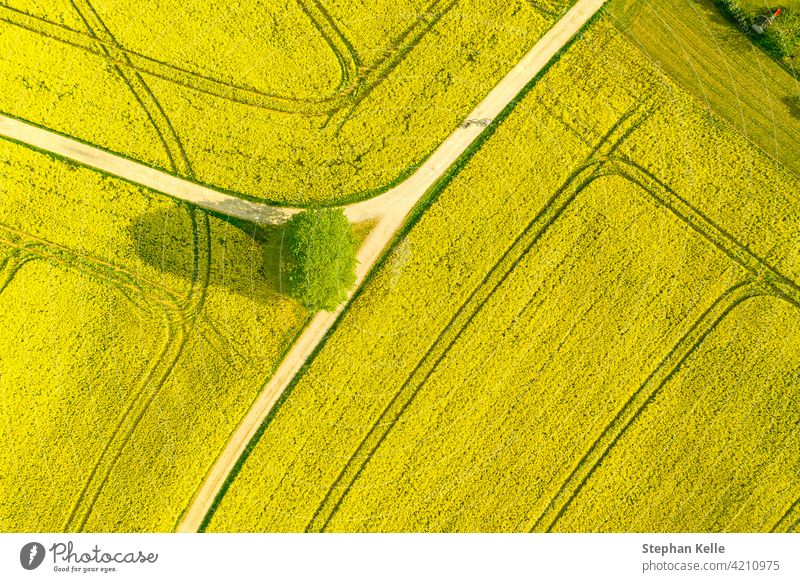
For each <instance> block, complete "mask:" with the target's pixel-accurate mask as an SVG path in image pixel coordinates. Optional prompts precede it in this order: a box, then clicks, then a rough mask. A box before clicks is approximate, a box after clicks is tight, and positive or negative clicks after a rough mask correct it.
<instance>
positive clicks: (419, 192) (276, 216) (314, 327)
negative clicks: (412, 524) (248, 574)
mask: <svg viewBox="0 0 800 582" xmlns="http://www.w3.org/2000/svg"><path fill="white" fill-rule="evenodd" d="M604 3H605V0H578V2H577V3H576V4H575V6H573V7H572V8H571V9H570V10H569V12H567V13H566V14H565V15H564V16H563V17H562V18H561V19H560V20H559V21H558V22H557V23H556V24H555V25H554V26H553V27H552V28H551V29H550V30H549V31H548V32H547V33H546V34H545V35H544V36H543V37H542V38H541V39H540V40H539V42H537V43H536V45H535V46H534V47H533V48H532V49H531V50H530V51H529V52H528V53H527V54H525V56H524V57H523V58H522V59H521V60H520V61H519V62H518V63H517V65H516V66H515V67H514V68H513V69H512V70H511V71H510V72H509V73H508V74H507V75H506V76H505V77H503V79H502V80H501V81H500V82H499V83H498V84H497V85H496V86H495V87H494V89H492V91H491V92H490V93H489V94H488V95H487V96H486V98H485V99H484V100H483V101H482V102H481V103H480V104H479V105H478V106H477V107H476V108H475V109H474V110H473V111H472V113H470V115H469V116H468V118H467V119H470V120H489V121H490V120H492V119H494V118H495V117H496V116H497V115H498V114H499V113H500V112H501V111H502V110H503V109H504V108H505V107H506V106H507V105H508V104H509V103H510V102H511V101H512V100H513V99H514V97H516V96H517V95H518V94H519V92H520V91H522V89H523V88H524V87H525V85H527V84H528V83H529V82H530V81H531V80H532V79H533V78H534V77H535V76H536V75H537V74H539V72H540V71H542V69H543V68H544V67H545V66H546V65H547V63H548V62H549V61H550V60H551V59H552V58H553V57H554V56H555V54H556V53H557V52H558V51H559V50H560V49H561V48H562V47H563V46H564V45H566V44H567V43H568V42H569V41H570V39H571V38H572V37H573V36H574V35H575V34H576V33H577V32H578V31H579V30H580V29H581V27H582V26H583V25H584V24H585V23H586V22H587V21H588V20H589V19H590V18H591V17H592V16H593V15H594V14H595V13H596V12H597V11H598V10H599V9H600V8H601V7H602V6H603V4H604ZM485 128H486V126H485V125H484V124H481V123H469V124H466V125H465V126H462V127H459V128H458V129H456V130H455V131H454V132H453V133H452V134H450V135H449V136H448V137H447V138H446V139H445V140H444V141H443V142H442V144H441V145H440V146H439V147H438V148H437V149H436V151H435V152H434V153H433V154H432V155H431V156H430V157H429V158H428V159H427V160H426V161H425V162H424V163H423V164H422V165H421V166H420V167H419V168H417V170H416V171H415V172H414V173H413V174H412V175H411V176H410V177H409V178H408V179H407V180H405V181H404V182H402V183H401V184H399V185H398V186H396V187H394V188H392V189H390V190H388V191H387V192H385V193H384V194H382V195H380V196H377V197H375V198H372V199H370V200H366V201H363V202H358V203H356V204H351V205H348V206H346V207H345V212H346V214H347V216H348V218H349V219H350V220H351V221H352V222H360V221H364V220H373V219H378V223H377V226H376V227H375V228H374V229H373V230H372V232H371V233H370V234H369V236H368V237H367V239H366V240H365V241H364V243H363V244H362V246H361V248H360V249H359V252H358V260H359V265H358V269H357V271H356V286H358V285H360V284H361V282H362V281H363V280H364V278H365V277H366V275H367V273H368V272H369V271H370V269H371V268H372V267H373V265H374V264H375V262H376V261H377V260H378V257H379V256H380V254H381V253H382V252H383V250H384V249H385V248H386V246H387V244H388V243H389V242H390V241H391V239H392V237H393V236H394V235H395V233H396V232H397V231H398V229H400V227H401V226H402V225H403V222H404V220H405V219H406V217H407V216H408V214H409V213H410V212H411V210H412V209H413V208H414V206H415V205H416V204H417V203H418V202H419V201H420V199H421V198H422V197H423V196H424V195H425V193H426V192H427V191H428V190H429V189H430V187H431V186H433V184H435V183H436V181H437V180H438V179H439V178H441V177H442V176H443V175H444V173H445V172H446V171H447V170H448V168H450V167H451V166H452V165H453V164H454V163H455V162H456V160H457V159H458V158H459V157H460V156H461V155H462V154H463V153H464V151H465V150H466V149H467V148H468V147H469V146H470V144H472V143H473V142H474V141H475V140H476V139H477V137H478V136H479V135H480V134H481V132H483V131H484V130H485ZM0 136H1V137H5V138H8V139H11V140H14V141H16V142H19V143H22V144H26V145H28V146H32V147H34V148H36V149H39V150H42V151H46V152H50V153H53V154H56V155H58V156H61V157H63V158H66V159H69V160H72V161H74V162H77V163H79V164H82V165H85V166H88V167H91V168H94V169H97V170H100V171H102V172H105V173H108V174H112V175H114V176H118V177H121V178H124V179H126V180H128V181H130V182H133V183H135V184H140V185H142V186H145V187H148V188H151V189H153V190H156V191H158V192H162V193H164V194H167V195H168V196H172V197H174V198H179V199H181V200H186V201H188V202H191V203H193V204H196V205H198V206H200V207H202V208H206V209H208V210H212V211H214V212H218V213H221V214H226V215H229V216H233V217H237V218H241V219H244V220H248V221H251V222H256V223H262V224H278V223H281V222H283V221H285V220H287V219H288V218H289V217H290V216H291V215H292V214H294V213H296V212H298V209H296V208H288V207H277V206H271V205H268V204H260V203H257V202H250V201H247V200H242V199H241V198H237V197H235V196H232V195H230V194H226V193H224V192H219V191H216V190H214V189H212V188H209V187H206V186H203V185H200V184H197V183H195V182H191V181H189V180H184V179H182V178H179V177H177V176H174V175H171V174H168V173H166V172H162V171H160V170H157V169H155V168H151V167H150V166H147V165H145V164H141V163H138V162H135V161H133V160H130V159H127V158H125V157H122V156H118V155H115V154H112V153H110V152H108V151H105V150H102V149H99V148H96V147H93V146H90V145H87V144H85V143H83V142H80V141H78V140H74V139H71V138H68V137H65V136H63V135H60V134H57V133H54V132H51V131H48V130H46V129H43V128H40V127H37V126H34V125H31V124H28V123H25V122H22V121H20V120H17V119H14V118H12V117H7V116H4V115H0ZM344 307H345V306H344V305H342V306H340V307H339V309H337V310H336V311H335V312H333V313H328V312H322V313H319V314H317V315H316V316H315V317H314V318H313V319H312V320H311V321H310V323H309V325H308V326H307V327H306V328H305V329H304V330H303V332H302V334H301V335H300V336H299V337H298V339H297V341H296V342H295V344H294V345H293V346H292V349H291V350H290V351H289V353H288V354H287V355H286V357H285V358H284V359H283V361H282V362H281V364H280V366H279V367H278V369H277V370H276V372H275V374H274V375H273V376H272V378H271V379H270V381H269V383H268V384H267V385H266V386H265V387H264V389H263V390H262V391H261V393H260V394H259V395H258V397H257V398H256V400H255V401H254V402H253V405H252V406H251V408H250V410H249V411H248V413H247V414H246V415H245V417H244V418H243V419H242V421H241V422H240V424H239V426H238V427H237V428H236V430H235V432H234V433H233V434H232V435H231V438H230V440H229V441H228V443H227V445H226V446H225V448H224V449H223V450H222V452H221V453H220V455H219V457H218V458H217V459H216V461H215V463H214V465H213V466H212V467H211V469H210V470H209V472H208V473H207V474H206V476H205V478H204V480H203V482H202V484H201V485H200V487H199V489H198V490H197V492H196V494H195V496H194V498H193V499H192V501H191V503H190V505H189V507H188V508H187V510H186V511H185V512H184V515H183V517H182V519H181V521H180V523H179V524H178V527H177V531H179V532H196V531H197V530H198V529H199V527H200V525H201V523H202V521H203V519H204V517H205V516H206V514H207V513H208V511H209V509H210V508H211V505H212V503H213V501H214V499H215V497H216V496H217V493H219V491H220V489H221V487H222V485H223V484H224V482H225V480H226V479H227V477H228V475H229V474H230V472H231V471H232V470H233V467H234V466H235V464H236V461H237V460H238V459H239V457H240V456H241V455H242V453H243V452H244V449H245V447H246V446H247V443H248V442H250V440H251V439H252V438H253V436H254V434H255V433H256V431H257V430H258V428H259V427H260V426H261V424H262V423H263V421H264V419H265V418H266V416H267V414H268V413H269V411H270V410H271V409H272V407H273V406H274V404H275V402H276V401H277V400H278V398H279V397H280V395H281V394H282V393H283V391H284V390H285V389H286V387H287V386H288V385H289V383H290V382H291V380H292V378H293V377H294V376H295V375H296V374H297V372H298V371H299V370H300V368H301V367H302V365H303V364H304V363H305V362H306V360H307V359H308V358H309V356H310V355H311V353H312V352H313V351H314V349H315V348H316V347H317V345H319V343H320V342H321V341H322V340H323V338H324V337H325V334H326V333H327V332H328V330H329V329H330V328H331V326H332V325H333V323H334V322H335V321H336V318H337V317H338V316H339V314H340V313H341V312H342V310H343V309H344Z"/></svg>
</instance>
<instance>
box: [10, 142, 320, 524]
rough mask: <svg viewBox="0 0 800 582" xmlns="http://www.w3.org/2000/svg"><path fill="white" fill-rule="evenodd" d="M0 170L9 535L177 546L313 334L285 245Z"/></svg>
mask: <svg viewBox="0 0 800 582" xmlns="http://www.w3.org/2000/svg"><path fill="white" fill-rule="evenodd" d="M0 159H2V160H3V162H2V164H0V190H2V196H3V204H2V205H0V327H2V329H3V341H2V342H0V403H2V407H3V415H2V416H3V419H4V421H3V424H2V425H0V433H2V441H3V442H4V443H6V446H4V447H3V451H2V453H0V490H2V491H3V495H2V498H0V529H2V530H3V531H39V530H46V531H51V530H52V531H61V530H90V531H169V530H171V529H173V527H174V525H175V523H176V521H177V519H178V518H179V516H180V514H181V512H182V511H183V509H184V508H185V507H186V505H187V503H188V502H189V499H190V498H191V496H192V495H193V494H194V491H195V489H196V488H197V486H198V484H199V482H200V480H201V479H202V477H203V476H204V475H205V473H206V471H207V470H208V467H209V465H210V463H211V462H212V461H213V460H214V458H215V457H216V455H217V454H218V452H219V450H220V448H221V447H222V445H223V444H224V443H225V441H226V439H227V438H228V436H229V435H230V433H231V432H232V430H233V428H234V427H235V425H236V424H237V423H238V421H239V420H240V418H241V416H242V415H243V414H244V412H245V411H246V410H247V409H248V407H249V405H250V403H251V401H252V399H253V398H254V397H255V395H256V394H257V393H258V391H259V389H260V388H261V386H262V385H263V383H264V382H265V380H266V379H267V378H268V377H269V375H270V374H271V372H272V370H273V368H274V367H275V365H276V363H277V362H278V361H279V359H280V357H281V356H282V354H283V352H284V351H285V349H286V348H287V346H288V345H289V344H290V343H291V341H292V340H293V338H294V336H295V335H296V333H297V332H298V331H299V329H300V328H301V326H302V325H303V323H304V321H305V318H306V314H305V312H304V311H303V309H302V308H301V307H300V306H299V305H298V304H297V303H296V302H294V301H293V300H291V299H289V298H288V297H287V296H286V295H283V294H281V293H280V281H279V279H278V278H277V272H272V271H270V270H266V271H264V272H262V265H263V264H264V263H265V256H264V255H265V253H267V254H269V255H270V257H272V256H273V255H274V254H275V253H277V252H278V251H277V249H278V248H279V239H277V238H276V237H277V235H278V234H279V233H276V232H258V233H253V232H252V231H249V230H248V229H247V228H245V227H241V228H240V227H236V226H233V225H231V224H229V223H227V222H224V221H221V220H219V219H216V218H211V217H209V216H207V215H206V214H204V213H202V212H200V211H197V210H193V209H191V208H190V207H188V206H187V205H185V204H183V203H178V202H175V201H173V200H171V199H169V198H167V197H165V196H162V195H159V194H155V193H152V192H149V191H145V190H143V189H140V188H136V187H134V186H131V185H129V184H126V183H125V182H122V181H120V180H117V179H114V178H111V177H106V176H103V175H101V174H99V173H96V172H93V171H91V170H87V169H84V168H79V167H76V166H73V165H70V164H67V163H65V162H63V161H59V160H55V159H52V158H49V157H47V156H45V155H43V154H40V153H36V152H32V151H30V150H28V149H25V148H22V147H20V146H18V145H15V144H11V143H8V142H4V141H3V142H0ZM270 262H273V263H276V264H277V262H278V261H277V259H269V260H267V261H266V263H268V264H269V263H270Z"/></svg>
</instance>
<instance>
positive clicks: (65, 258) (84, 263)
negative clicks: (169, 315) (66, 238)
mask: <svg viewBox="0 0 800 582" xmlns="http://www.w3.org/2000/svg"><path fill="white" fill-rule="evenodd" d="M0 243H2V244H4V245H6V246H8V247H10V248H12V249H14V250H15V251H17V252H20V253H25V254H26V255H29V256H30V258H31V259H43V260H45V261H47V262H49V263H52V264H56V265H60V266H62V267H64V268H65V269H75V270H77V271H79V272H81V273H83V274H84V275H87V276H88V277H89V278H91V279H92V280H94V281H97V282H99V283H102V284H105V285H110V286H112V287H114V288H116V289H118V290H119V291H122V292H124V293H126V295H127V294H133V295H137V296H139V297H140V298H141V300H142V301H154V302H156V303H157V304H158V305H159V306H160V307H161V308H162V309H168V310H171V311H176V312H177V311H180V309H181V307H180V305H181V301H180V299H179V298H178V297H177V296H176V295H174V294H173V293H171V292H170V291H168V290H167V289H165V288H164V287H163V286H161V285H159V284H157V283H153V282H152V281H149V280H148V279H145V278H144V277H142V276H140V275H138V274H134V273H131V272H130V271H127V270H125V269H123V268H121V267H118V266H117V265H114V264H112V263H109V262H108V261H105V260H103V259H100V258H98V257H94V256H91V255H85V254H78V253H76V252H74V251H72V250H71V249H69V248H67V247H64V246H62V245H60V244H58V243H54V242H52V241H49V240H47V239H43V238H40V237H37V236H34V235H32V234H28V233H25V232H23V231H20V230H19V229H16V228H14V227H11V226H9V225H6V224H3V223H2V222H0ZM135 305H136V306H137V307H139V308H141V309H143V311H145V312H147V313H152V312H153V309H152V307H151V306H150V305H149V304H148V306H147V307H144V306H143V304H142V303H141V302H137V303H135Z"/></svg>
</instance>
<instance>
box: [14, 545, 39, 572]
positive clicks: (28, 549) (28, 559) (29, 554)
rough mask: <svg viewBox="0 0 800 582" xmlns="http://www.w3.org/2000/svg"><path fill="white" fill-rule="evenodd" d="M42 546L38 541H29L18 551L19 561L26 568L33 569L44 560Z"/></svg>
mask: <svg viewBox="0 0 800 582" xmlns="http://www.w3.org/2000/svg"><path fill="white" fill-rule="evenodd" d="M44 554H45V552H44V546H43V545H42V544H40V543H39V542H29V543H27V544H25V545H24V546H22V549H21V550H20V551H19V563H20V564H22V567H23V568H25V569H26V570H35V569H36V568H38V567H39V566H41V565H42V562H43V561H44Z"/></svg>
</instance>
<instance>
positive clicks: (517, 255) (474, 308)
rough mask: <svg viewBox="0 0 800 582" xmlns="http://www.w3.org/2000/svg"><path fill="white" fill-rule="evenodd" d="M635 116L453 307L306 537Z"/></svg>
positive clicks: (596, 172) (634, 123) (320, 525)
mask: <svg viewBox="0 0 800 582" xmlns="http://www.w3.org/2000/svg"><path fill="white" fill-rule="evenodd" d="M637 112H639V109H638V108H637V109H635V110H633V111H630V112H628V113H627V114H626V115H624V116H623V117H622V118H621V119H620V120H619V121H618V122H617V123H616V124H615V125H614V126H613V127H612V128H611V129H610V130H609V132H608V133H607V134H606V135H605V136H604V137H603V138H602V139H601V140H600V142H599V144H598V145H597V147H596V148H595V150H594V151H593V152H592V153H591V154H590V155H589V157H588V158H587V159H586V161H585V162H584V164H583V165H582V166H580V167H579V168H578V169H576V170H575V171H573V173H572V174H571V175H570V176H569V177H568V178H567V180H566V181H565V183H564V184H563V185H562V186H561V188H559V190H558V191H557V192H556V193H555V194H554V195H553V196H552V197H551V198H550V200H549V201H548V202H547V203H546V205H545V206H544V208H543V209H542V210H541V211H540V212H539V213H538V214H537V215H536V216H535V217H534V219H533V220H532V221H531V222H530V223H528V225H527V226H526V227H525V228H524V229H523V231H522V232H521V233H520V234H519V235H518V236H517V238H516V239H515V240H514V242H513V243H512V244H511V246H509V247H508V249H506V251H505V252H504V253H503V255H502V256H501V257H500V259H499V260H498V262H497V263H495V264H494V266H493V267H492V268H491V269H490V270H489V271H488V272H487V273H486V275H485V276H484V277H483V279H482V280H481V282H480V283H479V284H478V285H477V286H476V287H475V289H473V291H472V293H470V295H469V296H468V297H467V299H466V300H465V302H464V303H463V304H462V305H461V306H460V307H459V308H458V310H457V311H456V312H455V314H454V315H453V317H452V318H451V319H450V321H449V322H448V323H447V325H446V326H445V328H444V329H443V330H442V332H440V333H439V335H438V337H437V338H436V339H434V341H433V343H432V344H431V346H430V347H429V348H428V350H427V352H426V353H425V354H424V356H423V357H422V359H421V360H420V361H419V362H418V363H417V365H416V366H415V367H414V369H413V370H412V371H411V373H410V375H409V376H408V377H407V378H406V380H405V381H404V382H403V384H402V385H401V387H400V388H399V390H398V392H397V394H396V395H395V396H394V398H392V400H391V401H390V402H389V404H388V405H387V406H386V408H385V409H384V410H383V412H382V413H381V415H380V416H379V417H378V419H377V420H376V421H375V423H373V425H372V427H371V428H370V429H369V431H368V432H367V434H366V436H365V437H364V439H363V440H362V441H361V443H360V444H359V446H358V448H357V449H356V451H355V452H354V453H353V455H352V457H351V458H350V460H349V461H348V463H347V464H345V466H344V467H343V469H342V471H341V472H340V473H339V475H338V477H337V478H336V480H335V481H334V483H333V485H332V486H331V488H330V489H329V490H328V492H327V494H326V495H325V497H324V499H323V501H322V503H321V504H320V505H319V506H318V508H317V510H316V511H315V512H314V514H313V516H312V518H311V520H310V521H309V523H308V524H307V526H306V531H307V532H311V531H323V530H324V529H325V527H326V526H327V525H328V523H329V522H330V520H331V518H332V517H333V516H334V515H335V513H336V512H337V511H338V509H339V507H340V505H341V502H342V500H343V499H344V497H345V496H346V495H347V493H348V492H349V490H350V488H351V487H352V485H353V483H354V482H355V481H356V480H357V479H358V477H359V476H360V475H361V473H362V471H363V469H364V467H365V466H366V464H367V463H368V462H369V459H370V458H371V457H372V455H373V454H374V453H375V451H376V450H377V449H378V447H379V446H380V445H381V443H382V442H383V440H384V439H385V438H386V435H387V434H388V433H389V431H390V430H391V429H392V427H393V426H394V424H395V423H396V422H397V419H398V418H399V417H400V416H401V415H402V414H403V412H404V411H405V410H406V409H407V408H408V406H409V405H410V404H411V402H412V401H413V399H414V396H415V395H416V393H417V391H418V390H419V389H420V388H421V387H422V385H424V383H425V381H426V380H427V379H428V378H429V377H430V375H431V374H432V373H433V371H434V370H435V368H436V366H437V365H438V364H439V363H440V362H441V361H442V360H443V359H444V358H445V356H446V355H447V353H448V351H449V350H450V348H451V347H452V346H453V345H454V344H455V342H456V341H457V340H458V338H459V337H460V336H461V334H462V333H463V331H464V330H465V329H466V327H467V326H468V325H469V323H470V322H471V321H472V319H473V318H474V317H475V315H476V314H477V313H478V312H479V311H480V310H481V309H482V308H483V306H484V305H485V304H486V302H487V301H488V300H489V299H490V298H491V296H492V295H493V294H494V292H495V291H496V290H497V289H498V288H499V287H500V286H501V285H502V283H503V282H504V281H505V280H506V279H507V277H508V276H509V275H510V273H511V272H512V271H513V269H514V267H515V266H516V265H517V264H518V263H519V261H521V260H522V259H523V258H524V257H525V256H526V255H527V254H528V252H529V251H530V250H531V249H532V248H533V246H534V245H535V244H536V243H537V242H538V240H539V239H540V238H541V237H542V235H543V234H544V233H545V232H546V231H547V229H548V228H549V227H550V225H551V224H553V222H555V220H557V219H558V217H559V216H560V215H561V214H562V213H563V211H564V210H565V209H566V208H567V207H568V206H569V204H570V203H571V202H572V200H574V199H575V197H576V196H577V195H578V194H579V193H580V191H581V190H583V189H584V188H585V187H586V186H588V185H589V184H590V183H592V182H593V181H594V180H596V179H598V178H599V177H601V176H603V175H604V173H603V168H604V166H605V164H606V162H605V161H604V160H605V159H607V157H608V155H609V154H611V153H613V151H615V150H616V149H617V148H618V147H619V145H620V144H621V143H622V141H623V140H625V139H626V138H627V137H628V136H629V135H630V133H631V132H633V131H634V130H635V129H636V128H637V127H638V126H639V125H640V124H641V123H642V122H643V121H644V119H646V117H647V113H645V114H644V115H641V114H640V115H638V116H637V115H635V113H637ZM618 134H619V136H618Z"/></svg>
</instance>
